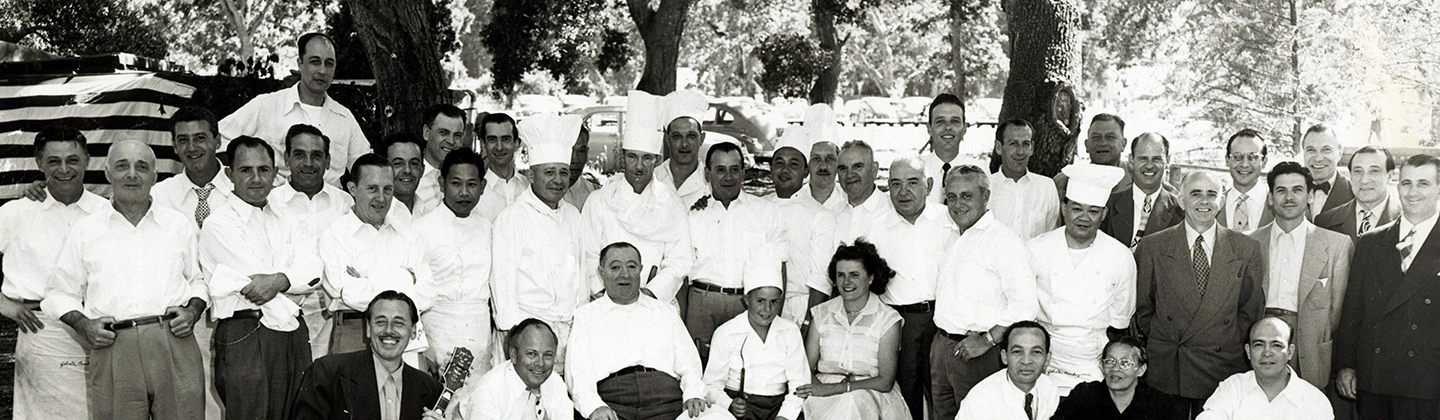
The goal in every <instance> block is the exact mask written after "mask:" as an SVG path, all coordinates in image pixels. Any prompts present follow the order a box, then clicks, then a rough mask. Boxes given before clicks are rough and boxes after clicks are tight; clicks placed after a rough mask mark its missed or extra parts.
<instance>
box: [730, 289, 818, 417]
mask: <svg viewBox="0 0 1440 420" xmlns="http://www.w3.org/2000/svg"><path fill="white" fill-rule="evenodd" d="M742 370H743V371H744V375H743V378H744V379H745V386H744V388H743V389H742V388H741V386H740V379H741V378H742V375H741V371H742ZM808 384H810V362H809V359H807V358H806V357H805V341H804V339H803V338H801V337H800V327H799V326H797V325H795V323H794V322H790V321H789V320H786V319H784V318H775V321H774V322H773V323H771V324H770V332H769V333H767V334H766V338H765V339H761V338H760V335H759V334H756V333H755V328H754V327H753V326H751V325H750V315H749V314H747V313H743V312H742V313H741V314H740V315H738V316H736V317H734V318H731V319H730V320H729V321H726V322H725V323H724V324H722V325H720V328H717V329H715V337H714V339H713V340H712V341H711V343H710V365H708V366H705V397H706V398H707V399H708V400H709V401H710V402H712V403H714V404H715V405H717V406H720V407H722V408H726V409H727V410H726V411H729V410H728V408H729V407H730V403H731V401H732V400H733V399H732V398H730V396H729V395H727V394H726V393H725V390H726V389H727V388H728V389H732V390H736V391H742V392H743V393H745V394H746V395H761V396H779V395H784V396H785V398H784V400H783V401H782V402H781V403H780V410H779V416H780V417H784V418H787V419H793V418H796V417H798V416H799V415H800V406H801V403H802V401H801V400H800V397H796V396H795V394H793V393H791V392H790V390H792V389H795V388H798V387H800V386H801V385H808Z"/></svg>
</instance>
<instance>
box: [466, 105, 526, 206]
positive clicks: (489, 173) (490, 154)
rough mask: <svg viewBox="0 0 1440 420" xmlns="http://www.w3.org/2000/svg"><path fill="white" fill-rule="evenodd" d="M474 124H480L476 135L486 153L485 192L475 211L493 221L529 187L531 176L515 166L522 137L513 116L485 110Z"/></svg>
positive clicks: (484, 154) (481, 195)
mask: <svg viewBox="0 0 1440 420" xmlns="http://www.w3.org/2000/svg"><path fill="white" fill-rule="evenodd" d="M475 126H477V127H480V129H479V131H478V133H477V137H479V140H480V148H481V150H482V151H483V152H484V153H482V155H483V156H485V192H484V193H481V194H480V203H479V204H476V205H475V211H477V212H479V213H480V215H481V216H485V219H487V220H490V221H491V222H494V221H495V217H496V216H499V215H500V211H502V210H505V208H506V207H509V206H510V203H514V202H515V199H516V198H519V197H520V195H521V194H524V193H525V191H526V190H529V189H530V178H528V177H526V176H525V174H523V173H520V172H519V171H518V170H516V169H515V152H516V151H518V150H520V142H521V140H522V139H521V138H520V134H519V131H517V130H516V125H515V119H514V118H511V117H510V116H509V115H506V114H504V113H500V112H496V113H491V114H485V116H484V117H481V118H480V121H479V122H477V123H475Z"/></svg>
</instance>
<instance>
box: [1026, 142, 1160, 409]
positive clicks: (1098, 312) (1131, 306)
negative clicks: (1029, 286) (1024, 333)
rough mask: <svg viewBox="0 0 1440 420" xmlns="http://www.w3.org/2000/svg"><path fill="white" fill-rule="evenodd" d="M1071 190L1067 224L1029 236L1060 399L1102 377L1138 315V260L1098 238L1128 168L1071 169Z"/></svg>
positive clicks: (1105, 237)
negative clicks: (1113, 347) (1108, 349)
mask: <svg viewBox="0 0 1440 420" xmlns="http://www.w3.org/2000/svg"><path fill="white" fill-rule="evenodd" d="M1064 173H1066V174H1069V177H1070V185H1069V188H1066V189H1065V203H1064V205H1063V209H1064V210H1063V212H1062V213H1061V214H1063V215H1064V217H1065V226H1064V227H1062V228H1059V229H1055V230H1052V231H1050V232H1047V233H1045V234H1043V235H1040V236H1038V237H1036V238H1035V239H1031V240H1030V242H1029V243H1027V246H1028V247H1029V249H1030V267H1031V269H1033V270H1034V271H1035V275H1036V280H1035V286H1036V289H1037V291H1038V292H1039V293H1038V294H1039V297H1040V312H1039V316H1038V317H1037V318H1036V320H1037V321H1039V322H1040V324H1041V325H1044V326H1045V329H1046V330H1047V331H1050V332H1051V333H1052V334H1053V336H1054V337H1053V338H1054V340H1053V341H1052V344H1053V345H1052V346H1051V347H1050V364H1049V366H1048V367H1047V368H1046V374H1049V375H1050V377H1051V379H1054V380H1055V384H1056V386H1058V387H1059V388H1060V394H1061V395H1069V393H1070V390H1071V389H1072V388H1074V387H1075V386H1076V385H1077V384H1080V383H1082V382H1091V381H1099V380H1102V379H1104V373H1103V372H1101V369H1100V364H1098V363H1095V361H1096V360H1099V359H1100V358H1101V355H1102V352H1103V351H1104V349H1105V344H1106V343H1108V342H1109V341H1110V338H1109V337H1110V336H1112V335H1113V336H1116V337H1118V336H1121V335H1123V332H1124V331H1125V329H1127V328H1129V327H1130V317H1131V316H1133V315H1135V256H1134V255H1133V254H1131V253H1130V248H1128V247H1126V246H1125V244H1122V243H1120V241H1117V240H1115V239H1114V238H1111V237H1110V236H1108V235H1101V234H1099V232H1100V220H1101V219H1102V218H1104V217H1105V201H1106V200H1107V199H1108V198H1109V197H1110V191H1111V188H1113V187H1114V185H1115V183H1116V182H1120V178H1121V177H1122V176H1124V175H1123V173H1124V170H1122V169H1120V168H1116V167H1113V166H1105V165H1096V164H1093V163H1092V164H1074V165H1070V166H1066V167H1065V169H1064Z"/></svg>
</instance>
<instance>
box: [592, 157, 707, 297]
mask: <svg viewBox="0 0 1440 420" xmlns="http://www.w3.org/2000/svg"><path fill="white" fill-rule="evenodd" d="M689 208H690V207H689V206H686V205H683V204H681V203H680V196H678V195H675V190H674V189H673V188H670V187H669V186H667V185H665V183H663V182H654V181H651V182H650V184H649V185H647V186H646V187H645V190H644V191H642V192H641V193H640V194H636V193H635V190H634V189H633V188H631V187H630V183H629V182H626V181H625V175H624V174H616V175H615V176H612V177H610V180H609V181H608V182H607V183H606V184H605V186H604V187H601V188H600V191H596V192H595V194H591V195H590V199H589V200H587V201H586V202H585V209H584V210H583V211H582V212H581V214H580V218H581V220H582V222H581V225H582V226H583V227H582V229H583V230H582V231H581V232H582V234H581V235H582V237H583V238H584V241H583V242H581V244H582V246H583V248H582V249H583V250H584V251H585V265H584V266H583V267H584V268H583V270H582V271H583V272H584V273H585V276H586V278H587V279H588V280H587V282H588V283H589V284H590V285H589V290H590V293H595V292H599V291H601V290H603V289H604V288H605V287H604V285H602V284H601V282H600V275H599V273H598V272H596V270H595V269H596V268H597V267H600V250H601V249H602V248H604V247H605V246H606V245H609V244H612V243H615V242H621V241H624V242H629V243H630V244H631V245H635V247H636V248H638V249H639V250H640V262H641V263H642V264H644V265H645V268H644V269H643V270H642V271H641V276H643V277H644V278H647V279H649V280H648V281H647V282H646V283H645V287H646V288H648V289H650V292H652V293H654V294H655V296H659V297H660V298H661V299H662V301H663V302H667V303H669V302H673V301H674V300H675V298H674V296H675V293H676V292H678V291H679V290H680V283H681V280H682V279H683V278H684V277H685V275H687V274H689V273H690V268H691V266H692V265H693V264H694V262H695V261H694V249H692V248H691V247H690V226H689V222H688V221H687V220H688V217H687V216H686V213H687V209H689ZM656 267H658V268H656ZM652 270H654V271H653V272H654V273H655V277H654V278H653V279H650V273H651V272H652Z"/></svg>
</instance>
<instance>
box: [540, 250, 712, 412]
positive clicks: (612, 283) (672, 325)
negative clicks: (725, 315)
mask: <svg viewBox="0 0 1440 420" xmlns="http://www.w3.org/2000/svg"><path fill="white" fill-rule="evenodd" d="M600 260H601V262H600V263H599V264H597V265H596V271H598V272H599V273H600V276H601V278H602V279H604V282H605V295H604V296H601V297H600V298H598V299H596V300H595V301H593V302H590V303H589V304H586V305H585V306H581V307H580V309H579V310H576V311H575V329H574V331H573V332H571V335H570V351H569V353H568V354H567V355H566V359H568V360H567V362H566V364H567V365H569V367H570V373H569V374H568V375H567V376H566V378H565V380H566V382H568V383H569V384H570V395H571V397H572V398H573V399H574V400H575V408H576V409H578V410H579V412H580V414H582V415H584V416H585V417H586V418H588V419H590V420H650V419H656V420H658V419H665V420H673V419H675V418H677V417H679V416H680V415H681V413H682V412H688V413H689V415H690V416H691V417H694V416H697V415H699V414H700V413H701V412H703V411H705V410H706V409H707V408H709V406H710V403H708V402H706V401H705V399H704V396H705V382H704V381H703V380H702V378H701V376H702V374H703V373H702V371H701V367H700V355H699V353H697V352H696V351H695V342H694V341H692V340H691V339H690V333H689V332H687V331H685V325H684V324H683V323H681V321H680V317H679V316H676V314H675V308H674V307H672V306H670V305H666V304H664V303H661V301H659V300H656V299H655V298H652V297H650V296H644V295H642V293H641V291H640V278H641V277H640V276H641V270H642V269H643V268H644V267H645V266H644V264H642V263H641V256H640V251H639V250H637V249H636V248H635V247H634V246H633V245H630V244H628V243H624V242H617V243H614V244H611V245H607V246H605V247H604V248H603V249H601V250H600Z"/></svg>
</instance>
